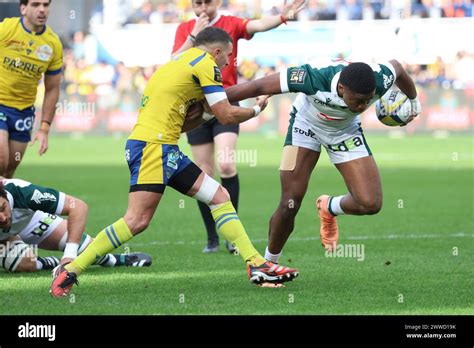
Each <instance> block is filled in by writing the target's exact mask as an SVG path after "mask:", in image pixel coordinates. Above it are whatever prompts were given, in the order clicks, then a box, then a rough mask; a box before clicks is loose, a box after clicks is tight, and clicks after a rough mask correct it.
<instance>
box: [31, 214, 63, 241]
mask: <svg viewBox="0 0 474 348" xmlns="http://www.w3.org/2000/svg"><path fill="white" fill-rule="evenodd" d="M57 218H58V217H57V216H56V215H52V214H48V216H47V217H45V218H44V219H43V220H42V221H38V226H36V227H35V229H34V230H33V231H31V234H34V235H35V236H38V237H41V236H42V235H43V234H44V233H45V232H46V231H47V230H48V228H49V227H50V226H51V225H52V224H53V222H54V220H56V219H57Z"/></svg>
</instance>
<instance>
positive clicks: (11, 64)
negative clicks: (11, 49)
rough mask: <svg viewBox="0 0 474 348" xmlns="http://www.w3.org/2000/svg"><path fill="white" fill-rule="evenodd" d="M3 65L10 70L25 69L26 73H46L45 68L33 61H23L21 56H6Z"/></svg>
mask: <svg viewBox="0 0 474 348" xmlns="http://www.w3.org/2000/svg"><path fill="white" fill-rule="evenodd" d="M3 65H4V66H5V67H6V68H7V69H9V70H19V71H24V72H26V73H33V74H42V73H44V68H43V67H41V66H38V65H36V64H32V63H26V62H24V61H22V60H21V59H20V58H10V57H4V58H3Z"/></svg>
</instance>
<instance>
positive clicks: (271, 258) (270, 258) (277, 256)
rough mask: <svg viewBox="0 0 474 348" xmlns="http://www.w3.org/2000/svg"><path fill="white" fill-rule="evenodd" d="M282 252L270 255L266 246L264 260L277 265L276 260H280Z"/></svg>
mask: <svg viewBox="0 0 474 348" xmlns="http://www.w3.org/2000/svg"><path fill="white" fill-rule="evenodd" d="M282 253H283V252H282V251H280V252H279V253H278V254H272V253H271V252H269V251H268V246H267V248H266V249H265V259H267V260H268V261H271V262H273V263H278V260H279V259H280V256H281V254H282Z"/></svg>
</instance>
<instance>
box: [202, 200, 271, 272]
mask: <svg viewBox="0 0 474 348" xmlns="http://www.w3.org/2000/svg"><path fill="white" fill-rule="evenodd" d="M211 213H212V216H213V217H214V220H215V221H216V228H217V231H218V232H219V233H221V234H222V235H223V236H224V238H225V239H227V240H228V241H229V243H232V244H234V245H235V247H236V248H237V250H238V251H239V255H240V256H241V257H242V258H243V259H244V260H245V261H246V262H248V263H250V264H252V265H253V266H260V265H262V264H263V263H265V259H264V258H263V257H262V255H260V254H259V252H258V251H257V250H256V249H255V247H254V246H253V245H252V242H251V241H250V239H249V237H248V236H247V233H246V232H245V229H244V226H243V225H242V223H241V222H240V219H239V217H238V216H237V213H236V212H235V209H234V206H233V205H232V203H231V202H230V201H228V202H225V203H223V204H219V205H216V206H213V209H211Z"/></svg>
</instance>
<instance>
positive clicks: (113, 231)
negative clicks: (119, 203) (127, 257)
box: [64, 219, 133, 274]
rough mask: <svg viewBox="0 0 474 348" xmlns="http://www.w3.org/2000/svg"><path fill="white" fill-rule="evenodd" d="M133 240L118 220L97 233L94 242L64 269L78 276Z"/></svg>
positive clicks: (128, 230) (125, 226)
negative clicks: (103, 257) (106, 255)
mask: <svg viewBox="0 0 474 348" xmlns="http://www.w3.org/2000/svg"><path fill="white" fill-rule="evenodd" d="M132 238H133V235H132V233H131V232H130V229H129V228H128V226H127V224H126V223H125V220H124V219H120V220H118V221H116V222H115V223H113V224H112V225H110V226H107V227H106V228H105V229H103V230H102V231H100V232H99V234H98V235H97V237H95V239H94V241H93V242H92V243H91V244H89V245H88V246H87V248H86V249H85V250H84V251H83V252H82V253H81V254H80V255H79V256H78V257H77V258H76V259H75V260H74V261H73V262H71V263H70V264H68V265H66V266H65V267H64V268H66V270H68V271H69V272H74V273H76V274H79V273H81V272H84V271H85V270H86V269H87V267H89V266H90V265H92V264H93V263H94V262H95V261H96V260H97V259H100V258H101V257H102V256H104V255H105V254H108V253H109V252H111V251H112V250H114V249H117V248H118V247H119V246H121V245H122V244H123V243H125V242H126V241H128V240H130V239H132Z"/></svg>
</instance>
